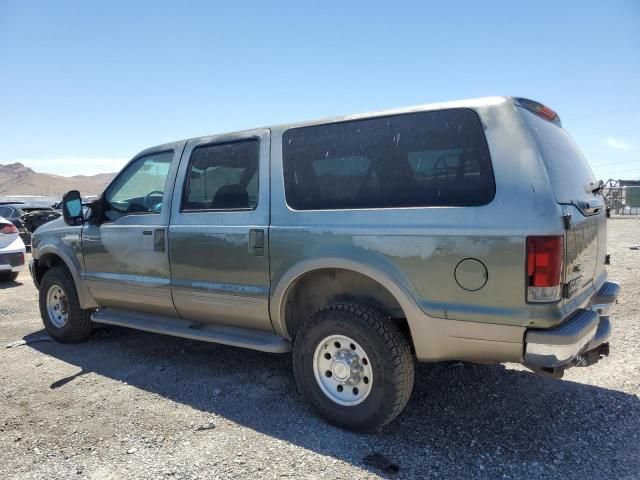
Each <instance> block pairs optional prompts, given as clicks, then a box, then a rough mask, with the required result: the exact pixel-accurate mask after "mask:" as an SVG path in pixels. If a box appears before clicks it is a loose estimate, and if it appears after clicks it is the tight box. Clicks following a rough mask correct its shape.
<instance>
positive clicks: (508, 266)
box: [31, 97, 619, 430]
mask: <svg viewBox="0 0 640 480" xmlns="http://www.w3.org/2000/svg"><path fill="white" fill-rule="evenodd" d="M598 189H599V184H598V182H596V181H595V179H594V178H593V175H592V173H591V171H590V169H589V167H588V165H587V164H586V162H585V160H584V158H583V157H582V156H581V154H580V152H579V151H578V149H577V147H576V146H575V144H574V143H573V141H572V140H571V139H570V138H569V136H568V135H567V133H566V132H565V131H564V130H563V129H562V127H561V124H560V120H559V117H558V116H557V115H556V114H555V112H553V111H552V110H550V109H548V108H547V107H545V106H543V105H541V104H539V103H536V102H532V101H530V100H525V99H519V98H518V99H514V98H508V97H500V98H489V99H480V100H470V101H461V102H452V103H446V104H437V105H426V106H418V107H413V108H409V109H402V110H394V111H388V112H377V113H374V114H365V115H355V116H349V117H340V118H335V119H330V120H322V121H315V122H307V123H301V124H293V125H283V126H276V127H270V128H263V129H257V130H251V131H244V132H237V133H230V134H223V135H216V136H209V137H202V138H196V139H192V140H188V141H182V142H175V143H171V144H166V145H161V146H158V147H153V148H151V149H148V150H145V151H144V152H141V153H140V154H139V155H138V156H136V157H135V158H134V159H133V160H132V161H131V162H130V163H129V164H128V165H127V166H126V167H125V168H124V169H123V171H122V172H121V173H120V174H119V175H118V176H117V177H116V178H115V179H114V181H113V182H112V183H111V185H110V186H109V187H107V189H106V191H105V193H104V194H103V195H102V197H101V198H100V199H99V200H97V201H95V202H93V203H92V204H90V205H89V206H88V210H87V208H85V207H83V205H82V202H81V197H80V195H79V193H78V192H70V193H69V194H68V195H67V196H66V197H65V200H64V201H63V213H64V217H65V218H64V221H63V220H62V219H60V220H57V221H54V222H51V223H49V224H47V225H46V226H44V227H43V228H41V229H40V230H38V232H37V234H36V235H35V237H34V252H33V255H34V261H33V264H32V265H31V270H32V274H33V277H34V280H35V282H36V284H37V285H38V286H39V288H40V309H41V314H42V317H43V321H44V324H45V327H46V328H47V330H48V331H49V333H50V334H51V335H52V336H53V337H54V338H57V339H59V340H61V341H66V342H72V341H78V340H81V339H84V338H86V337H87V336H89V335H90V334H91V331H92V329H93V327H94V324H95V323H101V324H110V325H119V326H126V327H132V328H137V329H140V330H147V331H152V332H158V333H165V334H169V335H174V336H179V337H185V338H191V339H199V340H204V341H209V342H217V343H223V344H227V345H233V346H242V347H247V348H251V349H255V350H261V351H266V352H277V353H285V352H289V351H291V350H292V349H293V363H294V372H295V376H296V380H297V382H298V387H299V388H300V390H301V391H302V393H303V395H304V396H305V398H306V399H307V400H308V401H309V403H311V404H312V405H313V406H314V407H315V408H316V410H317V411H319V412H320V413H321V414H322V415H323V417H324V418H326V419H327V420H329V421H330V422H333V423H335V424H337V425H340V426H342V427H346V428H350V429H356V430H366V429H374V428H377V427H379V426H381V425H384V424H386V423H388V422H390V421H391V420H392V419H393V418H395V417H396V416H397V415H398V414H399V413H400V412H401V411H402V409H403V408H404V406H405V405H406V403H407V401H408V399H409V396H410V394H411V391H412V388H413V383H414V361H415V360H418V361H442V360H466V361H472V362H483V363H487V362H517V363H522V364H524V365H526V366H528V367H529V368H531V369H532V370H534V371H536V372H539V373H545V374H549V375H553V376H561V375H562V374H563V372H564V370H565V369H566V368H568V367H571V366H574V365H580V366H587V365H591V364H593V363H595V362H597V361H598V360H599V359H600V358H601V357H602V356H605V355H608V343H607V340H608V337H609V335H610V329H611V321H610V318H609V313H610V310H611V307H612V306H613V305H614V303H615V300H616V298H617V295H618V291H619V286H618V284H616V283H614V282H609V281H607V272H606V270H605V263H606V261H607V258H608V257H607V250H606V248H607V246H606V216H605V209H604V203H603V201H602V197H601V196H600V194H599V191H598Z"/></svg>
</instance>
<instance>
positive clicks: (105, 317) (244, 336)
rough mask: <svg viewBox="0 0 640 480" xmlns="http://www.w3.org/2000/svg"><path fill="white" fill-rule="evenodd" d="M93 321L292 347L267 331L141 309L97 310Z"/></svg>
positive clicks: (276, 349) (268, 348)
mask: <svg viewBox="0 0 640 480" xmlns="http://www.w3.org/2000/svg"><path fill="white" fill-rule="evenodd" d="M91 320H92V321H94V322H96V323H104V324H107V325H117V326H119V327H127V328H134V329H136V330H144V331H145V332H153V333H162V334H165V335H172V336H174V337H182V338H190V339H192V340H202V341H204V342H212V343H221V344H223V345H231V346H233V347H243V348H250V349H252V350H259V351H261V352H271V353H286V352H290V351H291V343H290V342H289V341H288V340H287V339H286V338H282V337H280V336H278V335H275V334H273V333H270V332H262V331H257V330H250V329H248V328H238V327H230V326H227V325H211V324H206V323H195V324H194V323H189V322H187V321H185V320H180V319H177V318H171V317H162V316H157V315H149V314H144V313H137V312H136V313H134V312H129V311H126V310H120V309H115V308H109V309H103V310H98V311H97V312H95V313H94V314H93V315H91Z"/></svg>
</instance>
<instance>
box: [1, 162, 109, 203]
mask: <svg viewBox="0 0 640 480" xmlns="http://www.w3.org/2000/svg"><path fill="white" fill-rule="evenodd" d="M114 176H115V173H99V174H97V175H76V176H73V177H63V176H61V175H52V174H50V173H38V172H34V171H33V170H32V169H30V168H29V167H27V166H25V165H23V164H21V163H19V162H16V163H10V164H8V165H1V164H0V195H45V196H49V197H58V196H62V195H64V194H65V193H66V192H68V191H69V190H80V193H81V194H82V195H99V194H101V193H102V191H103V190H104V189H105V187H106V186H107V185H108V184H109V182H110V181H111V180H112V179H113V177H114Z"/></svg>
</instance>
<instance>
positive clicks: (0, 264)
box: [0, 217, 26, 282]
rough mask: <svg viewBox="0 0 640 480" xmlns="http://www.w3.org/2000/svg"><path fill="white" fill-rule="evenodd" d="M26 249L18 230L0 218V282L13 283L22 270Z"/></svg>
mask: <svg viewBox="0 0 640 480" xmlns="http://www.w3.org/2000/svg"><path fill="white" fill-rule="evenodd" d="M25 254H26V249H25V246H24V242H23V241H22V239H21V238H20V235H19V233H18V229H17V228H16V226H15V225H14V224H13V223H11V222H10V221H9V220H7V219H6V218H3V217H0V282H13V281H15V279H16V278H18V274H19V273H20V272H21V271H22V270H23V269H24V263H25Z"/></svg>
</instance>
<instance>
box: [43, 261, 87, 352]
mask: <svg viewBox="0 0 640 480" xmlns="http://www.w3.org/2000/svg"><path fill="white" fill-rule="evenodd" d="M39 295H40V316H41V317H42V323H44V328H45V329H46V330H47V333H48V334H49V335H51V337H53V338H54V339H56V340H58V341H59V342H62V343H75V342H80V341H82V340H85V339H86V338H88V337H89V336H90V335H91V332H92V331H93V322H91V318H90V317H91V313H92V311H91V310H82V309H81V308H80V302H79V301H78V293H77V291H76V286H75V283H74V281H73V278H72V277H71V274H70V273H69V271H68V270H67V269H66V268H64V267H54V268H51V269H50V270H47V272H46V273H45V274H44V276H43V277H42V280H41V281H40V292H39Z"/></svg>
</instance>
